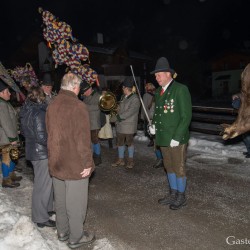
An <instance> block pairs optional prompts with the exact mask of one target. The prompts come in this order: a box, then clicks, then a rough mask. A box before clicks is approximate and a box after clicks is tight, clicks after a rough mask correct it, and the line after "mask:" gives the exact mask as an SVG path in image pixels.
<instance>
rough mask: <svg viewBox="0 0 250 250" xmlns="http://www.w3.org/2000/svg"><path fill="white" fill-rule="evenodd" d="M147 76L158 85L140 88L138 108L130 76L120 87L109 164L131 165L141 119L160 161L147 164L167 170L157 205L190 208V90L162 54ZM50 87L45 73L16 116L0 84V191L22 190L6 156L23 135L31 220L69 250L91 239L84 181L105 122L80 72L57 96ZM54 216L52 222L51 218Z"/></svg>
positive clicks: (95, 162) (97, 158) (96, 158)
mask: <svg viewBox="0 0 250 250" xmlns="http://www.w3.org/2000/svg"><path fill="white" fill-rule="evenodd" d="M151 74H153V75H154V76H155V79H156V81H157V83H158V84H159V87H157V88H155V86H154V85H153V84H152V83H147V84H145V94H144V96H143V101H142V103H141V102H140V99H141V98H140V96H139V95H140V93H136V91H135V88H134V84H135V83H134V82H133V81H132V80H131V79H127V78H126V79H125V80H124V81H123V82H122V83H121V85H122V92H123V95H122V97H121V99H120V100H119V103H118V107H117V109H116V111H115V112H114V113H113V116H114V119H113V120H112V122H113V123H114V126H115V129H116V146H117V155H118V157H117V159H116V160H115V161H114V162H113V163H111V166H112V167H125V168H126V169H127V170H128V171H132V169H133V168H135V167H136V163H135V161H134V154H135V146H134V135H135V133H136V132H137V126H138V119H139V118H140V117H141V119H143V121H144V130H145V133H146V134H147V136H148V137H149V145H148V146H153V150H154V152H155V155H156V158H157V161H156V163H155V164H153V165H152V166H153V167H154V168H158V167H164V169H165V172H166V177H167V181H168V185H169V190H170V193H169V194H167V195H166V196H164V197H163V198H161V199H159V200H158V202H159V204H161V205H169V208H170V209H173V210H178V209H180V208H182V207H183V206H185V205H186V204H187V199H186V196H185V190H186V185H187V176H186V168H185V160H186V150H187V143H188V140H189V124H190V121H191V114H192V104H191V97H190V94H189V91H188V88H187V87H186V86H185V85H183V84H181V83H179V82H177V81H176V80H175V79H174V78H175V77H174V76H175V71H174V70H173V69H172V68H170V66H169V62H168V60H167V59H166V58H165V57H162V58H159V59H158V61H157V63H156V66H155V69H154V70H153V71H152V72H151ZM52 89H53V80H52V78H51V75H50V74H49V73H45V74H44V75H43V79H42V81H41V82H40V85H39V86H29V87H27V96H26V100H25V102H24V104H23V105H22V107H21V109H20V112H19V114H17V113H16V111H15V110H14V108H13V107H12V105H11V104H10V102H9V99H10V92H9V88H8V85H7V84H6V83H5V82H4V81H3V80H0V146H1V151H2V156H1V158H2V159H1V164H2V175H3V179H2V187H5V188H16V187H18V186H20V181H21V179H22V177H21V176H17V175H16V171H15V165H16V164H15V162H14V161H13V160H12V159H11V158H10V153H9V152H10V150H11V149H12V148H13V147H15V146H16V145H17V144H18V142H19V135H22V136H23V138H24V142H25V157H26V160H28V161H30V162H31V163H32V166H33V169H34V186H33V194H32V216H31V217H32V221H33V222H34V223H35V224H36V225H37V226H38V227H40V228H43V227H56V229H57V235H58V239H59V240H60V241H68V246H69V247H70V248H72V249H74V248H77V247H80V246H82V245H84V244H89V243H91V242H93V241H94V239H95V235H94V234H93V233H91V232H88V231H86V230H84V229H83V224H84V221H85V217H86V212H87V204H88V185H89V177H90V176H91V174H92V172H93V171H94V169H95V166H99V165H101V164H102V158H101V144H100V130H101V129H102V127H103V126H104V125H107V123H109V122H110V121H109V119H106V124H102V122H101V120H102V119H101V115H103V112H102V111H101V110H100V106H99V100H100V96H101V93H100V92H99V91H98V90H96V89H95V88H94V87H93V85H92V84H90V83H88V82H87V81H85V80H83V79H82V78H81V77H80V76H78V75H77V74H75V73H73V72H71V71H69V72H67V73H66V74H65V75H64V76H63V78H62V80H61V85H60V91H59V93H58V94H55V93H53V92H52ZM141 100H142V99H141ZM141 105H142V106H144V108H143V109H142V108H141ZM104 117H106V118H107V114H104ZM108 117H109V116H108ZM18 124H20V127H19V128H18ZM109 125H110V124H109ZM110 127H111V126H110ZM110 137H111V138H112V136H110ZM126 150H127V155H128V157H127V158H126V157H125V155H126V154H125V152H126ZM52 214H56V221H54V220H51V219H50V218H51V215H52Z"/></svg>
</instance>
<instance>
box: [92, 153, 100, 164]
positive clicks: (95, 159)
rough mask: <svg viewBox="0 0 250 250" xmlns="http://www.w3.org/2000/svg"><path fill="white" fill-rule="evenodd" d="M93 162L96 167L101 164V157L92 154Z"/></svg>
mask: <svg viewBox="0 0 250 250" xmlns="http://www.w3.org/2000/svg"><path fill="white" fill-rule="evenodd" d="M93 160H94V163H95V165H96V166H98V165H100V164H101V163H102V158H101V155H97V154H93Z"/></svg>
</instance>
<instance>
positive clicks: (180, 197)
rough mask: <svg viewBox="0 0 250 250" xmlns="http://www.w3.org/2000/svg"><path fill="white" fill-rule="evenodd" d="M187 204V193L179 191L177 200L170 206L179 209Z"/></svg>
mask: <svg viewBox="0 0 250 250" xmlns="http://www.w3.org/2000/svg"><path fill="white" fill-rule="evenodd" d="M186 205H187V200H186V197H185V193H181V192H178V194H177V198H176V200H175V201H174V203H172V204H171V205H170V207H169V208H170V209H172V210H178V209H180V208H182V207H184V206H186Z"/></svg>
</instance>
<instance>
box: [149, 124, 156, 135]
mask: <svg viewBox="0 0 250 250" xmlns="http://www.w3.org/2000/svg"><path fill="white" fill-rule="evenodd" d="M148 132H149V134H151V135H155V125H154V124H152V125H150V126H148Z"/></svg>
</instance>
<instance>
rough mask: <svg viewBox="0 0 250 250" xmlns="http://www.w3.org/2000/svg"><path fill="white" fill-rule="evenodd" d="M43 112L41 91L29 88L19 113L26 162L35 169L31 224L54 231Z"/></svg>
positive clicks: (36, 88) (43, 96) (43, 99)
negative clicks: (50, 214) (50, 216)
mask: <svg viewBox="0 0 250 250" xmlns="http://www.w3.org/2000/svg"><path fill="white" fill-rule="evenodd" d="M46 108H47V104H46V103H45V95H44V92H43V90H42V89H41V88H40V87H31V88H30V90H29V93H28V96H27V99H26V102H25V104H24V105H23V107H22V108H21V111H20V120H21V133H22V134H23V136H24V137H25V153H26V159H27V160H29V161H31V163H32V165H33V169H34V187H33V194H32V221H33V222H34V223H37V226H38V227H41V228H42V227H55V221H52V220H50V219H49V212H51V210H52V207H53V204H52V203H53V199H52V197H53V191H52V178H51V176H50V174H49V171H48V152H47V132H46V125H45V113H46Z"/></svg>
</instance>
